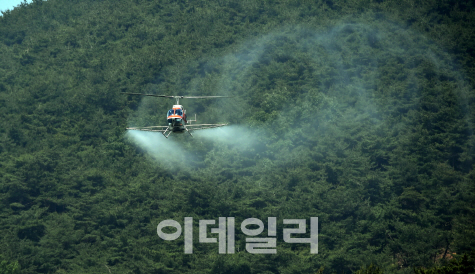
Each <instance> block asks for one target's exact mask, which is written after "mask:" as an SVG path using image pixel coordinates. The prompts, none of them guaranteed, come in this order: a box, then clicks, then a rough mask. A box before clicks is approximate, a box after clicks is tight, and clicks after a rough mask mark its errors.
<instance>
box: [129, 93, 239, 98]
mask: <svg viewBox="0 0 475 274" xmlns="http://www.w3.org/2000/svg"><path fill="white" fill-rule="evenodd" d="M121 93H123V94H129V95H143V96H152V97H167V98H179V99H183V98H188V99H203V98H223V97H231V96H181V95H177V96H171V95H155V94H145V93H131V92H121Z"/></svg>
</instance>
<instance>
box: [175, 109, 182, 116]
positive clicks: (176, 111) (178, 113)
mask: <svg viewBox="0 0 475 274" xmlns="http://www.w3.org/2000/svg"><path fill="white" fill-rule="evenodd" d="M175 114H176V115H180V116H182V115H183V112H182V111H181V109H175Z"/></svg>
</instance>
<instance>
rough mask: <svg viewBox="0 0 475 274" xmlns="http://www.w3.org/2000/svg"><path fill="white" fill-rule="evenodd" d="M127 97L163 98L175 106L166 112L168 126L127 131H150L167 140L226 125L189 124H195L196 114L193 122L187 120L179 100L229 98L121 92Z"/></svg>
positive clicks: (133, 128) (134, 128) (129, 128)
mask: <svg viewBox="0 0 475 274" xmlns="http://www.w3.org/2000/svg"><path fill="white" fill-rule="evenodd" d="M122 93H124V94H128V95H142V96H152V97H165V98H174V99H175V100H176V105H173V107H172V109H170V110H169V111H168V112H167V122H168V126H148V127H128V128H126V129H128V130H141V131H152V132H161V133H162V134H163V136H165V138H167V139H168V136H170V134H171V133H184V132H185V131H186V132H188V133H189V134H190V136H191V137H193V134H191V131H193V130H200V129H208V128H217V127H223V126H226V125H227V124H191V122H196V114H195V119H194V120H188V117H187V115H186V110H185V109H184V108H183V106H182V105H180V99H190V98H193V99H204V98H223V97H229V96H172V95H155V94H144V93H129V92H122Z"/></svg>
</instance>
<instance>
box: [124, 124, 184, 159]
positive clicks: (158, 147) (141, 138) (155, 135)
mask: <svg viewBox="0 0 475 274" xmlns="http://www.w3.org/2000/svg"><path fill="white" fill-rule="evenodd" d="M126 137H127V138H129V139H130V140H131V141H132V142H133V143H134V144H136V145H137V146H139V147H140V148H141V149H143V150H145V151H147V153H148V154H149V155H150V156H151V157H152V158H153V159H154V160H156V161H159V162H160V163H162V164H163V165H164V167H166V168H173V167H174V166H177V165H180V164H183V163H184V164H187V163H189V161H191V160H192V155H191V154H189V153H188V152H187V151H186V150H185V149H183V147H182V146H181V145H180V143H178V142H176V141H174V140H172V139H166V138H165V137H164V136H163V135H162V134H161V133H159V132H146V131H138V130H129V131H127V133H126Z"/></svg>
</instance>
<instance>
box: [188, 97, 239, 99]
mask: <svg viewBox="0 0 475 274" xmlns="http://www.w3.org/2000/svg"><path fill="white" fill-rule="evenodd" d="M226 97H231V96H181V97H180V98H190V99H191V98H193V99H203V98H226Z"/></svg>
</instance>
